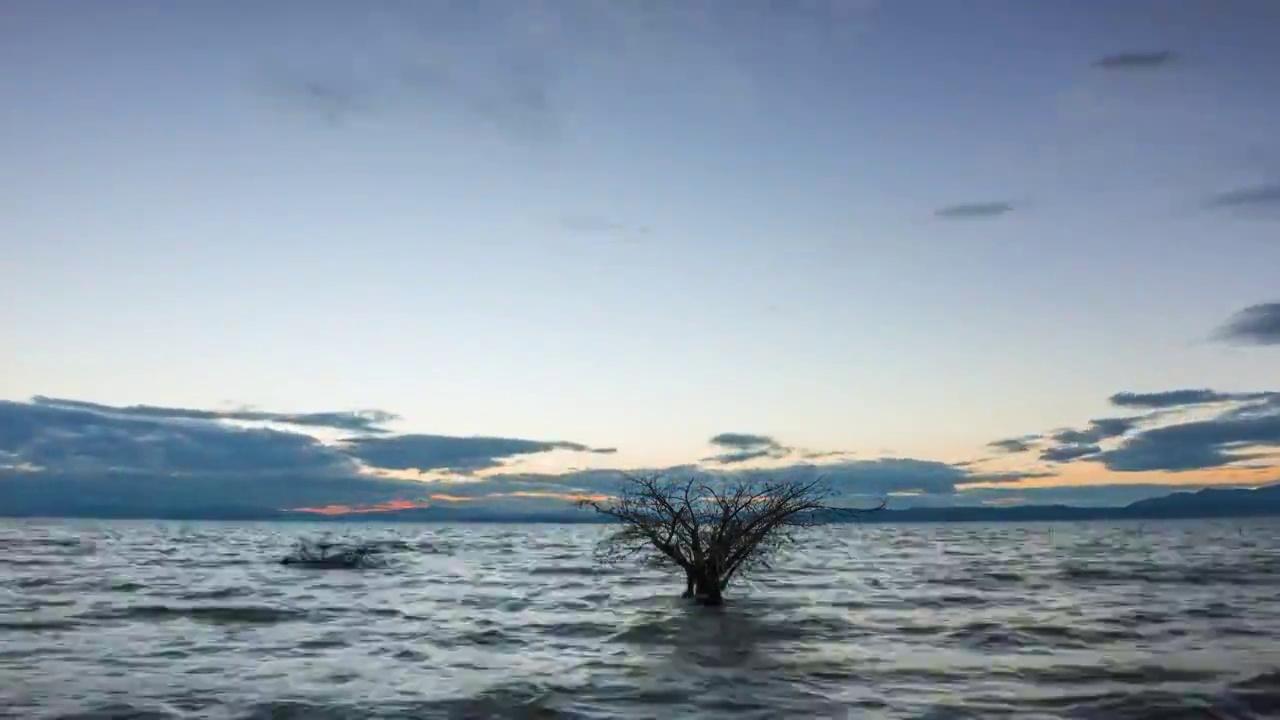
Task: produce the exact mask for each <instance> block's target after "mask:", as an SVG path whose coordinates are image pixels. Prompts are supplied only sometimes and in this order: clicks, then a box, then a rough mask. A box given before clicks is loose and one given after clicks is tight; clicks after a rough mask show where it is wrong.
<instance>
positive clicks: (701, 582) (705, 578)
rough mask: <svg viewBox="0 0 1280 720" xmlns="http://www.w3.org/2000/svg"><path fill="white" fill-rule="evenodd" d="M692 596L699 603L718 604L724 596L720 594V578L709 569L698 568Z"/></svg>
mask: <svg viewBox="0 0 1280 720" xmlns="http://www.w3.org/2000/svg"><path fill="white" fill-rule="evenodd" d="M695 581H696V582H695V588H694V597H695V598H697V600H698V604H699V605H720V604H722V603H723V602H724V598H723V597H722V596H721V594H720V578H718V577H716V576H715V573H713V572H711V571H709V570H700V571H699V572H698V574H697V576H696V577H695Z"/></svg>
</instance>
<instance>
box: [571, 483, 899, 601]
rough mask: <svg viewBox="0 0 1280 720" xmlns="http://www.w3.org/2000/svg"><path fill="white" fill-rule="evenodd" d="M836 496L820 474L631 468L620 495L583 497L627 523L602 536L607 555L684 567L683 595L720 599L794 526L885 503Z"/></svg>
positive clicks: (786, 540)
mask: <svg viewBox="0 0 1280 720" xmlns="http://www.w3.org/2000/svg"><path fill="white" fill-rule="evenodd" d="M831 498H832V493H831V490H830V488H829V487H828V486H827V485H826V483H825V482H824V481H823V480H822V479H821V478H818V479H815V480H809V481H801V482H789V481H773V480H739V481H732V482H728V481H726V482H714V481H708V480H705V479H699V478H696V477H695V478H690V479H688V480H684V481H678V480H670V479H667V478H664V477H662V476H661V475H647V476H637V475H630V476H627V482H626V484H625V485H624V487H623V490H622V493H621V494H620V495H619V496H618V497H616V498H611V499H609V500H605V501H600V500H583V501H582V502H581V503H580V504H581V505H582V506H584V507H589V508H592V509H594V510H595V511H596V512H599V513H601V514H604V515H607V516H609V517H611V518H613V519H615V520H617V521H618V522H620V523H622V525H623V527H622V528H621V529H619V530H617V531H616V532H614V533H612V534H611V535H609V536H608V537H607V538H605V539H604V540H603V541H601V543H600V545H599V546H598V548H597V552H598V554H599V556H600V557H601V559H602V560H604V561H605V562H611V563H612V562H618V561H621V560H625V559H628V558H634V557H640V558H643V559H645V560H647V561H649V562H651V563H656V564H658V565H659V566H665V567H672V568H678V569H681V570H683V571H684V573H685V591H684V597H691V598H695V599H696V600H697V601H698V602H699V603H701V604H704V605H719V604H720V603H721V602H723V597H722V594H723V592H724V590H725V588H726V587H728V585H729V581H730V580H732V579H733V578H734V577H736V576H739V575H742V574H743V573H745V572H749V571H752V570H755V569H757V568H768V567H769V559H770V558H771V557H772V556H773V555H774V554H775V553H776V552H777V551H778V550H780V549H781V548H783V547H785V546H787V545H790V544H792V543H793V542H795V540H796V532H795V531H796V530H799V529H802V528H807V527H812V526H814V525H821V524H824V523H827V522H830V521H832V520H834V519H837V518H839V517H840V516H843V515H850V514H860V513H867V512H874V511H875V510H879V509H881V508H883V507H884V503H883V502H882V503H880V504H879V505H878V506H876V507H874V508H865V509H855V508H848V507H838V506H834V505H831V504H830V503H829V500H830V499H831Z"/></svg>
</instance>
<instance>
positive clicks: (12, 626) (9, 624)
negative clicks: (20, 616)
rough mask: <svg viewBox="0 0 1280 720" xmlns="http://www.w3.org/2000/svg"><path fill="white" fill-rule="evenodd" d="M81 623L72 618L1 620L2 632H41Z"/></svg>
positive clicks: (66, 628) (65, 628)
mask: <svg viewBox="0 0 1280 720" xmlns="http://www.w3.org/2000/svg"><path fill="white" fill-rule="evenodd" d="M77 625H79V623H77V622H75V621H72V620H27V621H17V622H13V621H7V620H0V632H6V631H7V632H24V631H25V632H40V631H42V630H71V629H73V628H75V627H76V626H77Z"/></svg>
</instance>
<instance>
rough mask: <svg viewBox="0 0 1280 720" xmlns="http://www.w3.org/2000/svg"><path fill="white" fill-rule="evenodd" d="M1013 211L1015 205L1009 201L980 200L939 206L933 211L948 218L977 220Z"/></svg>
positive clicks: (935, 215) (938, 215) (934, 213)
mask: <svg viewBox="0 0 1280 720" xmlns="http://www.w3.org/2000/svg"><path fill="white" fill-rule="evenodd" d="M1011 212H1013V205H1011V204H1009V203H1007V202H979V203H962V204H960V205H951V206H948V207H944V208H939V209H937V210H934V211H933V215H934V217H938V218H943V219H946V220H977V219H983V218H996V217H1000V216H1002V215H1007V214H1009V213H1011Z"/></svg>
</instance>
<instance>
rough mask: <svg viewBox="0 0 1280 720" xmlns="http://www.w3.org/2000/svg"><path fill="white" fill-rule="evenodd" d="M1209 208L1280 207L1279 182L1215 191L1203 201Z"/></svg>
mask: <svg viewBox="0 0 1280 720" xmlns="http://www.w3.org/2000/svg"><path fill="white" fill-rule="evenodd" d="M1205 205H1206V207H1208V208H1211V209H1221V210H1229V209H1243V208H1255V207H1266V208H1274V207H1280V183H1267V184H1263V185H1253V186H1250V187H1242V188H1236V189H1235V190H1228V191H1226V192H1221V193H1217V194H1216V195H1213V196H1211V197H1210V198H1209V200H1208V201H1207V202H1206V203H1205Z"/></svg>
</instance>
